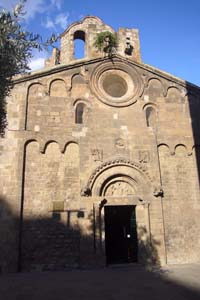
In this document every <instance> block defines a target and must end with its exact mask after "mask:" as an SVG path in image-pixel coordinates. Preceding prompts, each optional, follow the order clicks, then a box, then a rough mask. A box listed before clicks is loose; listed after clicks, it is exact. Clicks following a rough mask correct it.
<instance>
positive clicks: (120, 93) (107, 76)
mask: <svg viewBox="0 0 200 300" xmlns="http://www.w3.org/2000/svg"><path fill="white" fill-rule="evenodd" d="M89 82H90V87H91V89H92V91H93V92H94V94H95V95H96V97H97V98H98V99H99V100H101V101H102V102H103V103H105V104H108V105H111V106H115V107H123V106H127V105H130V104H132V103H134V102H136V101H137V97H138V96H139V95H140V94H141V91H142V87H143V84H142V81H141V78H140V76H139V74H138V72H137V71H136V69H135V68H133V67H132V66H129V65H127V64H126V63H123V62H119V61H118V60H115V59H114V60H113V62H104V63H103V64H100V65H98V66H97V67H96V68H95V69H94V71H93V73H92V74H91V79H90V81H89Z"/></svg>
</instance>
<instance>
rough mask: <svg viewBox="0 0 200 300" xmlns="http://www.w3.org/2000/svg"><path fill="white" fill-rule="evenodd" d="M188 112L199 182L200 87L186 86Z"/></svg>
mask: <svg viewBox="0 0 200 300" xmlns="http://www.w3.org/2000/svg"><path fill="white" fill-rule="evenodd" d="M187 97H188V103H189V114H190V118H191V126H192V132H193V138H194V148H193V151H194V154H195V158H196V163H197V171H198V179H199V183H200V134H199V133H200V88H192V87H191V86H190V85H189V84H188V86H187Z"/></svg>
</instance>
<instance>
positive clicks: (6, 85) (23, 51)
mask: <svg viewBox="0 0 200 300" xmlns="http://www.w3.org/2000/svg"><path fill="white" fill-rule="evenodd" d="M25 2H26V0H20V2H19V3H18V4H17V5H16V6H15V8H14V9H13V11H12V12H8V11H6V10H4V9H3V10H2V11H0V135H1V136H3V135H4V131H5V127H6V96H8V95H9V92H10V89H11V88H12V78H13V76H15V75H17V74H20V73H24V72H26V71H27V70H29V66H28V63H29V61H30V58H31V57H32V56H33V55H32V50H33V49H38V50H42V48H43V47H45V46H46V45H48V44H51V43H52V42H54V41H55V40H56V38H55V37H54V36H52V37H51V38H50V39H49V40H48V41H47V42H46V43H42V39H41V37H40V35H39V34H33V33H32V32H28V31H26V30H23V28H22V25H21V23H20V22H21V21H22V20H23V16H24V14H25V12H24V4H25Z"/></svg>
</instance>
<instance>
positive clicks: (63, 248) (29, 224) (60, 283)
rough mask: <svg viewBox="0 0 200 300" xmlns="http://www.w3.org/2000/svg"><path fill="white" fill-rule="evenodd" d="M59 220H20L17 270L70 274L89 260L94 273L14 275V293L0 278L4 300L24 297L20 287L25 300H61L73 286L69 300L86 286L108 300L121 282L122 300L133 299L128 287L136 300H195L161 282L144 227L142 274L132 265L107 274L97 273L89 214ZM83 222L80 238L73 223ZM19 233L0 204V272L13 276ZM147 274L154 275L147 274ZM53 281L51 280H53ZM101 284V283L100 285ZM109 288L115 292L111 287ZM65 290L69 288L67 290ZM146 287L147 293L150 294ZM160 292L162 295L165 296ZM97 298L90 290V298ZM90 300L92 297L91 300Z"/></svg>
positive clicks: (191, 292)
mask: <svg viewBox="0 0 200 300" xmlns="http://www.w3.org/2000/svg"><path fill="white" fill-rule="evenodd" d="M64 214H65V215H66V219H65V224H63V223H62V217H63V216H62V214H61V213H59V212H53V213H52V216H51V217H49V218H35V219H34V220H24V222H23V234H22V244H21V245H22V253H21V254H22V255H21V258H20V259H21V266H22V270H23V271H30V270H36V271H41V270H43V271H45V270H46V271H47V270H63V269H65V270H69V269H72V268H76V269H79V268H81V267H82V263H83V265H84V263H85V262H86V261H87V260H89V261H90V263H91V262H92V263H93V270H90V271H87V270H86V269H87V268H88V267H89V265H85V268H84V269H85V271H84V273H79V272H78V271H76V272H70V278H69V275H68V274H69V273H68V272H66V273H63V272H61V273H59V272H55V273H52V275H51V276H53V277H49V275H48V274H46V275H45V276H43V275H42V273H33V275H30V276H27V274H26V273H25V274H24V275H21V276H22V277H21V276H20V278H19V277H15V276H17V275H15V276H14V275H12V284H13V282H14V281H15V279H17V283H16V286H15V289H13V288H10V285H9V282H10V280H8V278H7V276H8V275H4V276H2V277H1V278H2V280H1V284H0V291H1V289H2V287H3V292H5V291H6V296H9V295H10V294H12V295H11V296H12V299H14V298H16V297H18V296H16V295H18V294H20V293H22V292H23V295H24V293H26V291H25V290H23V288H24V286H30V289H28V290H27V291H28V293H29V296H30V293H31V295H32V296H33V299H40V296H41V295H42V294H43V293H46V291H47V290H48V291H49V292H50V295H51V294H52V295H54V292H55V291H56V290H57V289H58V290H59V295H60V296H61V298H60V299H64V297H66V292H67V291H68V289H70V288H72V285H73V283H74V284H77V281H78V282H79V288H78V289H76V288H74V292H73V296H74V293H79V292H80V291H81V290H82V291H85V290H86V286H87V284H88V285H89V286H88V287H87V291H88V290H91V294H90V296H91V295H92V293H93V292H94V291H93V289H91V287H92V286H95V284H96V285H97V286H98V288H99V287H103V290H104V291H105V289H106V290H107V289H110V292H111V293H112V295H113V293H115V291H116V281H118V282H120V291H123V293H122V295H123V299H124V296H126V293H127V291H128V293H134V291H135V289H134V288H132V289H131V290H130V286H131V287H133V286H134V284H135V286H137V295H140V294H141V299H157V296H158V295H159V293H160V296H161V295H162V299H171V298H174V299H176V300H179V299H180V300H183V299H199V296H200V292H199V291H197V290H195V289H193V288H191V287H189V286H186V285H184V284H183V283H178V282H176V281H175V280H174V279H170V276H165V272H166V271H163V270H162V269H161V268H160V262H159V259H158V253H157V246H159V243H158V242H157V241H156V240H154V238H153V237H148V234H147V230H146V228H145V227H143V226H141V227H139V229H138V237H139V239H140V241H139V245H138V246H139V251H140V255H141V256H142V257H140V258H142V259H143V260H144V261H146V266H147V268H143V267H142V266H141V265H140V264H136V265H135V266H133V265H130V266H129V267H128V266H124V265H123V266H120V265H119V266H117V265H115V267H114V266H109V267H108V268H105V267H104V268H98V270H97V266H98V263H99V257H98V254H99V253H98V249H95V247H94V235H93V231H94V223H93V214H92V213H91V214H89V215H88V216H87V218H86V215H85V212H83V211H78V210H77V211H76V210H73V211H66V212H64ZM85 218H86V219H87V230H88V232H89V234H83V231H82V228H81V225H79V224H78V223H77V224H75V221H76V220H84V219H85ZM72 224H73V225H72ZM80 224H81V222H80ZM82 225H83V224H82ZM18 228H19V222H18V218H17V217H16V216H14V215H13V213H12V211H11V209H10V208H9V205H8V204H7V202H6V200H5V199H3V198H1V199H0V236H1V243H0V247H1V249H0V250H1V251H0V266H1V271H8V270H9V271H11V270H12V271H14V270H16V263H17V259H16V258H17V251H18V249H17V247H16V245H18V244H17V243H18V239H17V237H18V235H17V234H18V232H17V229H18ZM16 233H17V234H16ZM141 253H142V254H141ZM79 254H81V255H79ZM82 259H83V260H82ZM91 259H93V260H91ZM94 266H95V268H94ZM152 266H157V267H159V268H156V269H155V268H152ZM90 267H91V265H90ZM90 269H91V268H90ZM149 270H150V271H153V272H149ZM34 274H37V275H34ZM163 275H164V276H163ZM55 276H56V278H54V277H55ZM67 276H68V277H67ZM71 276H72V277H73V280H71ZM79 277H80V278H79ZM120 277H121V279H120ZM111 278H112V280H111ZM4 279H5V282H4ZM69 279H70V280H71V281H70V280H69ZM29 280H31V282H29ZM51 280H52V282H51ZM34 281H38V283H37V289H35V288H34V287H35V286H36V284H33V282H34ZM101 281H102V283H100V282H101ZM2 282H4V283H2ZM113 283H114V286H112V284H113ZM66 284H68V285H67V286H66ZM40 285H41V286H40ZM45 285H46V287H45ZM39 286H40V287H39ZM145 286H146V288H145ZM38 287H39V288H38ZM47 287H48V288H47ZM150 287H151V291H149V288H150ZM32 288H33V289H32ZM65 288H66V291H65V292H64V290H63V289H65ZM62 290H63V293H62ZM165 290H166V293H165V292H164V291H165ZM96 292H97V291H96V288H95V293H96ZM149 292H151V296H152V298H151V297H150V298H149ZM154 293H155V294H154ZM1 294H2V293H1ZM55 295H57V294H55ZM62 295H63V298H62ZM117 295H118V292H117ZM78 296H79V295H78V294H77V297H78ZM135 296H136V295H135ZM94 298H95V295H93V299H94ZM139 298H140V297H139ZM52 299H53V298H52ZM87 299H91V298H87ZM126 299H128V298H126Z"/></svg>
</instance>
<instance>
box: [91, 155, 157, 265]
mask: <svg viewBox="0 0 200 300" xmlns="http://www.w3.org/2000/svg"><path fill="white" fill-rule="evenodd" d="M87 191H89V193H90V196H91V197H94V199H97V198H98V199H99V200H100V202H99V201H98V203H99V204H97V203H96V204H95V205H96V211H97V212H98V213H97V214H98V218H97V220H96V223H98V224H97V227H98V228H99V232H98V233H97V236H98V237H99V244H100V249H102V253H103V254H104V255H105V258H106V262H107V264H113V263H129V262H136V261H141V259H140V257H141V255H140V245H141V243H140V237H141V236H140V232H141V230H140V229H141V228H144V229H145V236H144V235H143V236H142V239H143V240H145V239H146V238H148V237H149V236H150V226H149V204H150V200H151V198H152V195H153V187H152V182H151V178H150V176H149V174H148V172H147V171H146V170H144V169H143V168H142V165H140V164H138V163H134V162H131V161H126V160H124V159H117V160H113V161H108V162H106V163H104V164H102V165H101V166H100V167H98V168H97V169H96V170H95V171H94V172H93V174H92V175H91V177H90V179H89V181H88V185H87Z"/></svg>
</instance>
